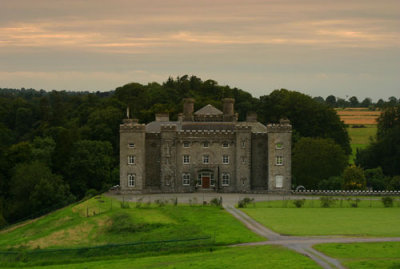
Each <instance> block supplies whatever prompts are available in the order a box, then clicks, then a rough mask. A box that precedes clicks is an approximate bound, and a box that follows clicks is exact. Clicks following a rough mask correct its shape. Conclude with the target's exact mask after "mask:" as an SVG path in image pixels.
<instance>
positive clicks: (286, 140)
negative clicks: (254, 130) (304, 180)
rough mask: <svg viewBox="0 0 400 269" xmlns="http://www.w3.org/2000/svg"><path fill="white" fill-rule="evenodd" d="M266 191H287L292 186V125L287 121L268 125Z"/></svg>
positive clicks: (283, 120)
mask: <svg viewBox="0 0 400 269" xmlns="http://www.w3.org/2000/svg"><path fill="white" fill-rule="evenodd" d="M267 133H268V190H270V191H288V190H290V189H291V184H292V171H291V167H292V163H291V154H292V125H290V121H289V120H287V119H281V121H280V123H279V124H268V125H267Z"/></svg>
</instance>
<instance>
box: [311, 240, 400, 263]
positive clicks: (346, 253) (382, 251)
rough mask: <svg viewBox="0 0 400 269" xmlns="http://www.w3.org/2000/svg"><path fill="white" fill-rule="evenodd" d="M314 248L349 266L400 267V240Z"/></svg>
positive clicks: (328, 245)
mask: <svg viewBox="0 0 400 269" xmlns="http://www.w3.org/2000/svg"><path fill="white" fill-rule="evenodd" d="M314 248H315V249H317V250H319V251H321V252H324V253H325V254H327V255H329V256H331V257H334V258H337V259H339V260H340V261H341V263H342V264H343V265H345V266H346V267H348V268H400V242H384V243H352V244H321V245H316V246H314Z"/></svg>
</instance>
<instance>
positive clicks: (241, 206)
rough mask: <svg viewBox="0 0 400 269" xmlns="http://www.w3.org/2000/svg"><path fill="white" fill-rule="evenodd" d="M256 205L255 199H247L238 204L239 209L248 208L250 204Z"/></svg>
mask: <svg viewBox="0 0 400 269" xmlns="http://www.w3.org/2000/svg"><path fill="white" fill-rule="evenodd" d="M250 203H254V198H249V197H245V198H243V199H241V200H239V202H238V207H239V208H246V207H247V205H248V204H250Z"/></svg>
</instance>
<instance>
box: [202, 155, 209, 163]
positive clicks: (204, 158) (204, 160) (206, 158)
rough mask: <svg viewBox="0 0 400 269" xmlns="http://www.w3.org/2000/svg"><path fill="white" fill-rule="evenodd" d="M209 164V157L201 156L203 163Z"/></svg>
mask: <svg viewBox="0 0 400 269" xmlns="http://www.w3.org/2000/svg"><path fill="white" fill-rule="evenodd" d="M208 162H209V156H208V155H203V163H205V164H207V163H208Z"/></svg>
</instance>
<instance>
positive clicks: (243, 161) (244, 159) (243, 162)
mask: <svg viewBox="0 0 400 269" xmlns="http://www.w3.org/2000/svg"><path fill="white" fill-rule="evenodd" d="M240 159H241V160H242V164H246V157H245V156H242V157H240Z"/></svg>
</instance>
